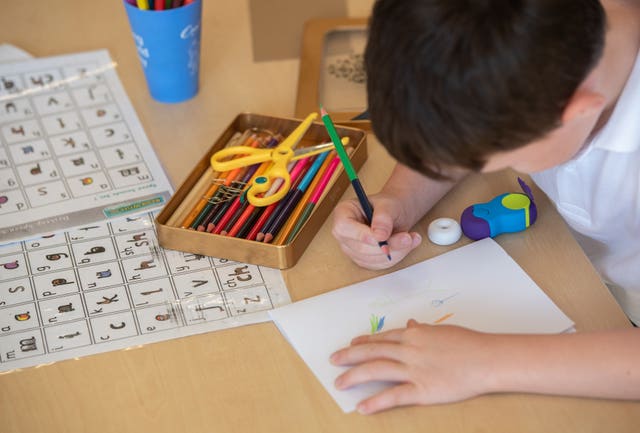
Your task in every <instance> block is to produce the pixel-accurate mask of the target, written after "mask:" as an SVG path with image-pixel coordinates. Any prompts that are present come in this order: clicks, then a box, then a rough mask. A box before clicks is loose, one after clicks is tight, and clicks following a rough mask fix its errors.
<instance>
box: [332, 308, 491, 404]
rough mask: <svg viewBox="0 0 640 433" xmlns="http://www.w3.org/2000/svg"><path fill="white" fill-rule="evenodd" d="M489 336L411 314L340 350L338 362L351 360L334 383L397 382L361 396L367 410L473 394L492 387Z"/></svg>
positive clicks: (334, 359) (334, 357) (346, 385)
mask: <svg viewBox="0 0 640 433" xmlns="http://www.w3.org/2000/svg"><path fill="white" fill-rule="evenodd" d="M489 338H490V336H489V335H488V334H481V333H478V332H475V331H471V330H468V329H465V328H460V327H457V326H445V325H439V326H430V325H421V324H418V323H417V322H416V321H415V320H410V321H409V322H408V323H407V327H406V328H402V329H395V330H391V331H387V332H383V333H380V334H374V335H365V336H361V337H357V338H355V339H354V340H353V341H352V342H351V346H349V347H347V348H344V349H341V350H339V351H337V352H335V353H334V354H333V355H332V356H331V362H332V363H333V364H335V365H343V366H347V365H348V366H351V368H350V369H349V370H347V371H346V372H345V373H343V374H342V375H340V376H338V378H337V379H336V382H335V385H336V387H337V388H338V389H346V388H349V387H352V386H354V385H358V384H361V383H366V382H372V381H391V382H397V383H398V384H397V385H395V386H393V387H391V388H388V389H386V390H384V391H382V392H380V393H379V394H376V395H374V396H372V397H370V398H368V399H366V400H363V401H361V402H360V403H359V404H358V407H357V410H358V411H359V412H360V413H364V414H369V413H373V412H378V411H381V410H384V409H389V408H392V407H396V406H405V405H413V404H436V403H448V402H454V401H459V400H464V399H467V398H470V397H474V396H476V395H479V394H482V393H485V392H487V391H488V390H489V387H488V386H487V384H486V383H485V382H486V381H487V379H486V378H487V377H488V374H487V371H486V368H484V367H483V365H490V363H489V362H488V361H487V360H488V359H489V350H488V346H487V345H486V342H487V341H486V340H487V339H489ZM483 360H484V361H485V362H483Z"/></svg>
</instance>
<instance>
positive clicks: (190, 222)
mask: <svg viewBox="0 0 640 433" xmlns="http://www.w3.org/2000/svg"><path fill="white" fill-rule="evenodd" d="M254 139H255V135H254V134H252V133H251V130H250V129H247V130H245V131H244V132H243V133H242V135H241V136H240V137H239V138H238V137H236V139H235V140H234V138H233V137H232V138H231V140H229V143H227V145H226V146H225V147H228V146H232V145H234V143H236V142H240V143H241V144H243V145H247V146H248V145H249V144H251V143H252V142H253V140H254ZM235 173H237V172H235ZM217 176H218V179H219V180H222V181H223V182H222V184H220V183H218V182H215V181H213V182H212V184H211V186H210V187H209V189H208V190H207V192H206V193H205V194H204V196H203V197H202V199H200V201H199V202H198V203H196V205H195V206H194V208H193V209H192V210H191V212H189V215H187V217H186V218H185V219H184V220H183V221H182V224H181V227H183V228H191V229H197V228H198V227H199V226H200V225H202V222H203V221H204V219H205V217H206V216H207V215H208V214H209V213H210V211H211V209H212V208H213V207H215V206H216V205H217V204H218V203H219V200H218V199H219V196H220V193H219V191H218V190H219V188H220V187H221V186H222V185H225V186H228V185H229V184H230V182H231V180H233V179H229V183H227V178H231V176H235V174H234V172H233V170H229V171H225V172H223V173H219V174H218V175H217ZM223 192H224V189H223Z"/></svg>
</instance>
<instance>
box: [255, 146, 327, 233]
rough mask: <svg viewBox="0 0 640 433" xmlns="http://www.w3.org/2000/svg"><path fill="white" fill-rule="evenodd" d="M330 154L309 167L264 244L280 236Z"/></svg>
mask: <svg viewBox="0 0 640 433" xmlns="http://www.w3.org/2000/svg"><path fill="white" fill-rule="evenodd" d="M328 154H329V153H328V152H325V153H321V154H320V155H318V156H317V157H316V158H315V160H314V161H313V164H311V167H309V169H308V170H307V172H306V173H305V174H304V177H303V178H302V180H301V181H300V183H299V184H298V186H297V187H296V188H295V189H294V190H293V193H292V194H291V197H290V198H289V200H288V201H287V202H286V203H285V204H284V205H283V206H282V209H281V210H280V212H279V213H278V215H277V216H276V217H275V219H274V220H273V223H272V224H271V226H270V227H269V230H268V231H267V232H266V233H265V235H264V242H266V243H269V242H271V241H272V240H273V238H274V237H275V236H276V235H277V234H278V232H279V231H280V229H281V228H282V226H283V225H284V223H285V221H287V219H288V218H289V217H290V216H291V214H292V213H293V209H294V208H295V207H296V206H297V205H298V203H299V202H300V199H302V196H303V195H304V193H305V192H306V191H307V189H308V188H309V185H310V184H311V181H313V178H314V177H315V175H316V173H318V170H320V166H322V164H323V163H324V161H325V159H327V155H328Z"/></svg>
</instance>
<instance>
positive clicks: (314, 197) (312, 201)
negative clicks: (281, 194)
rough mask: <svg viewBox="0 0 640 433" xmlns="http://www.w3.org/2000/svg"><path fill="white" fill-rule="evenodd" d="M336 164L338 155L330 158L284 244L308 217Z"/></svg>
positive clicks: (296, 232)
mask: <svg viewBox="0 0 640 433" xmlns="http://www.w3.org/2000/svg"><path fill="white" fill-rule="evenodd" d="M338 164H340V157H339V156H336V157H334V158H333V159H332V160H331V162H330V163H329V167H327V169H326V170H325V172H324V173H323V174H322V178H321V179H320V181H319V182H318V184H317V185H316V187H315V188H314V190H313V192H312V193H311V197H309V202H308V203H307V204H306V206H305V207H304V209H303V210H302V213H301V214H300V216H299V217H298V218H297V221H296V223H295V225H294V226H293V229H291V233H289V235H288V236H287V238H286V239H285V242H284V243H285V244H288V243H289V242H291V241H292V240H293V238H294V237H295V236H296V234H298V232H299V231H300V228H301V227H302V226H303V225H304V223H305V222H306V221H307V219H309V216H310V215H311V213H312V212H313V209H314V208H315V206H316V204H318V202H319V201H320V197H322V193H323V192H324V190H325V188H326V187H327V185H328V184H329V180H330V179H331V176H333V173H334V172H335V171H336V168H338Z"/></svg>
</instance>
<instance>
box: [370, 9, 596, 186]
mask: <svg viewBox="0 0 640 433" xmlns="http://www.w3.org/2000/svg"><path fill="white" fill-rule="evenodd" d="M605 21H606V19H605V14H604V11H603V9H602V7H601V5H600V3H599V1H597V0H378V1H377V2H376V4H375V5H374V9H373V15H372V17H371V22H370V29H369V42H368V45H367V49H366V53H365V64H366V71H367V91H368V99H369V101H368V102H369V112H370V115H371V121H372V126H373V130H374V132H375V133H376V135H377V136H378V138H379V139H380V140H381V142H382V143H384V145H385V146H386V147H387V149H388V150H389V152H390V153H391V155H392V156H393V157H395V158H396V159H397V160H398V161H400V162H402V163H403V164H406V165H408V166H410V167H412V168H414V169H416V170H418V171H421V172H422V173H424V174H427V175H430V176H433V177H436V178H437V177H439V170H440V169H441V168H446V167H462V168H467V169H471V170H476V171H478V170H481V169H483V167H484V165H485V163H486V161H487V159H488V157H489V156H491V155H494V154H499V153H501V152H507V151H511V150H513V149H517V148H520V147H522V146H525V145H527V144H529V143H531V142H534V141H536V140H541V139H542V138H543V137H544V136H545V135H546V134H548V133H549V132H551V131H552V130H554V129H555V128H557V127H558V126H559V125H560V123H561V119H562V116H563V113H564V110H565V108H566V106H567V103H568V102H569V100H570V99H571V98H572V96H573V95H574V92H575V91H576V89H577V88H578V86H579V85H580V84H581V83H582V82H583V81H584V80H585V78H586V77H587V75H588V74H589V72H590V71H591V70H592V69H593V68H594V66H595V65H596V64H597V62H598V60H599V59H600V57H601V55H602V51H603V46H604V34H605V25H606V23H605Z"/></svg>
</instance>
